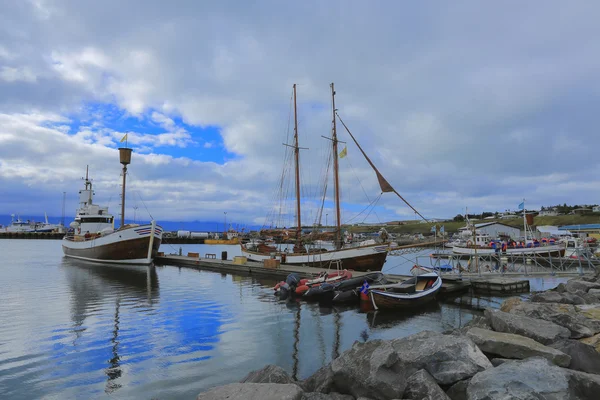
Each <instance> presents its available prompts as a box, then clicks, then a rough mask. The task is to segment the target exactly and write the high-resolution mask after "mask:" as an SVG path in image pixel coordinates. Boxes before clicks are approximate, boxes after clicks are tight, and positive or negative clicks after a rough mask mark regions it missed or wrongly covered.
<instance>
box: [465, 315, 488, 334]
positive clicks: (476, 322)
mask: <svg viewBox="0 0 600 400" xmlns="http://www.w3.org/2000/svg"><path fill="white" fill-rule="evenodd" d="M465 328H466V329H465ZM469 328H481V329H492V326H491V325H490V321H489V320H488V319H487V317H480V316H479V315H476V316H474V317H473V318H472V319H471V320H470V321H469V322H467V323H466V324H465V326H463V329H465V332H466V331H467V330H469Z"/></svg>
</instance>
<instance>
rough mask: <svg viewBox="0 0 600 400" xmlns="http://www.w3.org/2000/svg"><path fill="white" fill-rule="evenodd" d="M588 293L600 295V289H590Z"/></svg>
mask: <svg viewBox="0 0 600 400" xmlns="http://www.w3.org/2000/svg"><path fill="white" fill-rule="evenodd" d="M588 294H591V295H592V296H596V297H600V289H590V290H589V291H588Z"/></svg>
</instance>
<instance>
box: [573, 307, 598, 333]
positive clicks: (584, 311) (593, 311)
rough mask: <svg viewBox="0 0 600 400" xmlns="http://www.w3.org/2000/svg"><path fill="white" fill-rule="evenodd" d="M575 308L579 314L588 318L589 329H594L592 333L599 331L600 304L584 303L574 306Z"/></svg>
mask: <svg viewBox="0 0 600 400" xmlns="http://www.w3.org/2000/svg"><path fill="white" fill-rule="evenodd" d="M575 310H577V313H578V314H579V315H582V316H584V317H585V318H587V319H589V320H590V321H589V323H590V327H591V329H594V330H596V331H595V332H594V334H596V333H598V332H600V305H598V304H586V305H581V306H575Z"/></svg>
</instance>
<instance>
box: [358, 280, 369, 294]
mask: <svg viewBox="0 0 600 400" xmlns="http://www.w3.org/2000/svg"><path fill="white" fill-rule="evenodd" d="M360 292H361V293H362V294H368V293H369V282H367V281H365V283H363V285H362V286H361V287H360Z"/></svg>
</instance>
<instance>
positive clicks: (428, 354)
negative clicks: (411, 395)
mask: <svg viewBox="0 0 600 400" xmlns="http://www.w3.org/2000/svg"><path fill="white" fill-rule="evenodd" d="M473 329H475V328H473ZM482 330H483V329H482ZM392 344H393V347H394V349H395V350H396V353H397V355H398V358H399V363H400V364H401V365H402V366H403V368H404V370H405V373H406V375H405V376H410V375H412V374H413V373H415V372H417V371H418V370H420V369H424V370H426V371H427V372H429V374H430V375H431V376H432V377H433V378H434V379H435V381H436V382H437V383H438V384H440V385H452V384H454V383H456V382H458V381H460V380H463V379H467V378H470V377H472V376H473V375H475V374H476V373H477V372H480V371H483V370H485V369H487V368H492V364H491V363H490V361H489V360H488V359H487V357H486V356H485V355H484V354H483V353H482V352H481V350H479V348H478V347H477V346H476V345H475V343H473V341H472V340H471V339H469V338H468V337H466V336H455V335H442V334H440V333H436V332H430V331H423V332H420V333H417V334H415V335H411V336H408V337H405V338H401V339H394V340H392ZM336 384H337V382H336ZM367 395H369V394H367ZM370 396H371V395H370ZM371 397H373V396H371Z"/></svg>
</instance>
